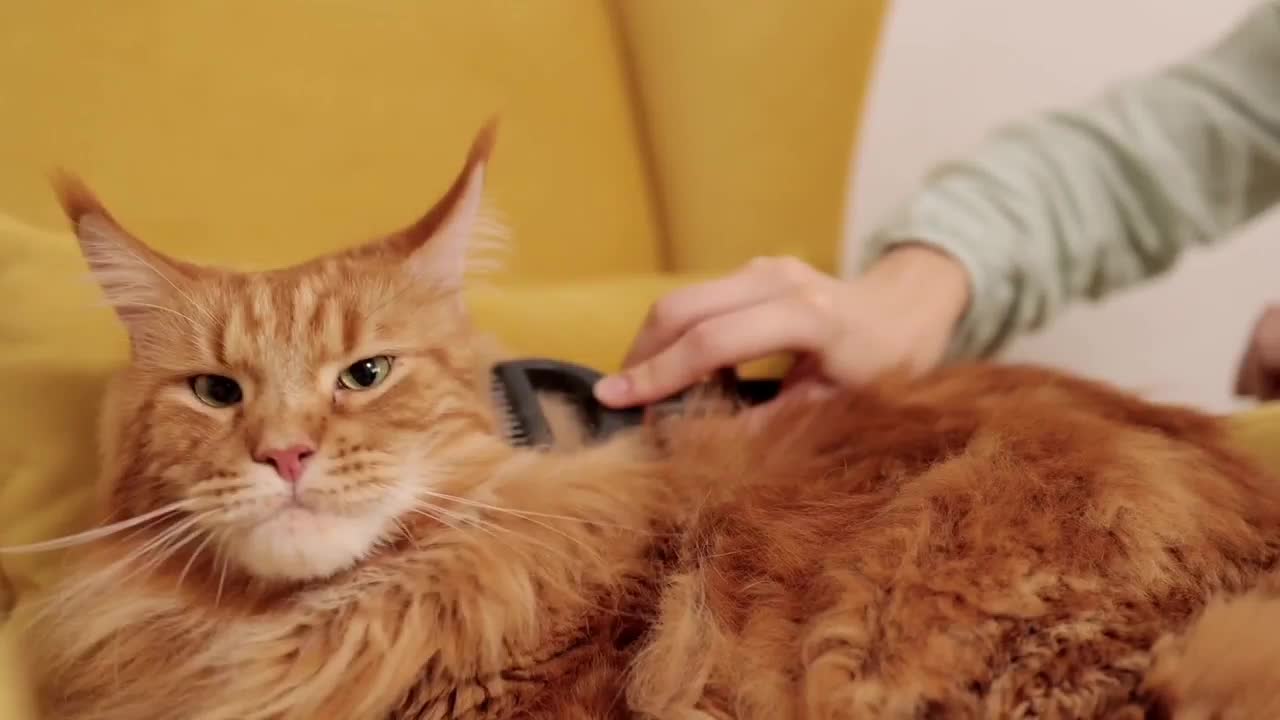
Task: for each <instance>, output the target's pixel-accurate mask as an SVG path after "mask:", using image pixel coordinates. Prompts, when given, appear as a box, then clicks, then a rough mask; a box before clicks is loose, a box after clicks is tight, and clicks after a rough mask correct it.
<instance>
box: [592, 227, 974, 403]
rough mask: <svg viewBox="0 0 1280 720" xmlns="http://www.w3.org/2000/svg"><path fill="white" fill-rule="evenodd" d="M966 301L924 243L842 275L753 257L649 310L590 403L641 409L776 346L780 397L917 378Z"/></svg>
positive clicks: (949, 264) (961, 286) (965, 283)
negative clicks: (884, 378)
mask: <svg viewBox="0 0 1280 720" xmlns="http://www.w3.org/2000/svg"><path fill="white" fill-rule="evenodd" d="M968 302H969V278H968V274H967V272H966V271H965V270H964V268H963V266H961V265H960V264H959V262H957V261H956V260H955V259H953V258H952V257H950V256H949V255H946V254H944V253H942V252H940V251H937V250H934V249H931V248H928V247H925V246H923V245H905V246H902V247H899V248H897V249H894V250H892V251H890V252H889V253H887V254H886V255H885V256H884V257H882V258H881V259H880V260H878V261H877V262H876V263H874V264H873V265H872V266H871V267H870V268H868V269H867V271H866V272H865V273H864V274H863V275H861V276H859V277H857V278H853V279H851V280H840V279H837V278H833V277H831V276H829V275H826V274H823V273H821V272H819V271H818V270H815V269H814V268H812V267H810V266H809V265H807V264H805V263H803V262H801V261H799V260H795V259H791V258H759V259H756V260H753V261H751V262H749V263H747V265H746V266H745V267H743V268H741V269H740V270H738V271H737V272H734V273H732V274H730V275H727V276H725V277H722V278H719V279H716V280H711V281H709V282H705V283H701V284H697V285H692V286H690V287H687V288H683V289H681V290H677V291H675V292H673V293H671V294H669V295H667V296H666V297H664V298H662V299H661V300H659V301H658V302H657V303H655V304H654V306H653V307H652V308H651V309H650V311H649V316H648V319H647V320H646V321H645V324H644V326H643V328H642V329H641V331H640V333H639V335H638V336H637V337H636V339H635V341H634V342H633V344H632V346H631V350H630V352H628V354H627V357H626V359H625V360H624V361H623V370H622V371H621V372H620V373H618V374H615V375H611V376H609V377H607V378H605V379H603V380H602V381H601V382H600V383H599V384H597V385H596V396H597V398H598V399H599V400H600V401H601V402H602V403H604V404H605V405H608V406H610V407H627V406H634V405H643V404H647V403H651V402H655V401H657V400H661V399H663V398H665V397H668V396H670V395H672V394H674V393H677V392H679V391H681V390H683V389H684V388H686V387H688V386H690V385H692V384H694V383H696V382H698V381H699V380H701V379H702V378H704V377H706V376H707V375H709V374H711V373H713V372H714V371H716V370H717V369H720V368H724V367H732V366H736V365H739V364H741V363H744V362H749V361H752V360H756V359H759V358H763V357H767V356H769V355H773V354H774V353H778V352H785V351H791V352H796V353H798V354H799V357H798V358H797V362H796V364H795V366H794V367H793V369H792V371H791V373H790V374H789V375H788V377H787V378H786V379H785V380H784V392H790V391H791V389H792V388H796V387H807V388H810V389H812V388H814V387H822V386H829V385H856V384H859V383H862V382H866V381H868V380H871V379H873V378H874V377H875V376H876V375H878V374H880V373H881V372H883V371H885V370H889V369H892V368H894V367H905V369H907V370H908V371H911V372H917V373H918V372H924V371H926V370H929V369H931V368H933V367H934V366H935V365H937V364H938V362H939V361H940V360H941V359H942V356H943V353H944V352H945V350H946V347H947V344H948V342H949V341H950V339H951V334H952V332H953V330H954V327H955V324H956V321H957V320H958V319H959V317H960V316H961V314H962V313H963V312H964V310H965V308H966V307H967V305H968Z"/></svg>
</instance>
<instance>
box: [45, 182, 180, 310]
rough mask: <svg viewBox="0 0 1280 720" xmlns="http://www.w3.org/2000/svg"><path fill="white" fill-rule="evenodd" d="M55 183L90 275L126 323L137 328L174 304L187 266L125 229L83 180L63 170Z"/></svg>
mask: <svg viewBox="0 0 1280 720" xmlns="http://www.w3.org/2000/svg"><path fill="white" fill-rule="evenodd" d="M53 186H54V190H55V191H56V193H57V196H58V201H59V202H60V203H61V204H62V209H63V212H65V213H66V215H67V218H68V219H70V220H71V225H72V228H74V230H75V234H76V239H77V240H79V242H80V253H81V254H82V255H83V256H84V259H85V262H86V263H88V265H89V271H90V273H91V274H92V275H93V278H94V280H95V281H96V282H97V283H98V286H99V287H100V288H101V289H102V292H103V295H105V296H106V299H107V303H108V304H110V305H111V306H112V308H114V309H115V311H116V314H117V315H119V316H120V319H121V320H122V321H123V322H124V323H125V325H126V326H129V328H130V330H133V329H134V328H133V325H134V324H135V323H137V322H138V321H139V320H141V319H142V318H143V317H146V316H147V315H149V314H151V313H152V312H153V311H155V310H157V309H161V310H163V309H164V308H166V307H168V306H169V305H171V304H172V302H173V297H172V293H173V291H174V289H175V288H176V287H177V283H178V282H179V281H180V280H181V279H183V278H184V275H185V271H184V269H183V267H182V266H181V264H180V263H177V262H175V261H173V260H171V259H169V258H167V257H165V256H164V255H162V254H161V253H159V252H156V251H155V250H152V249H151V248H150V247H147V245H146V244H144V243H143V242H142V241H140V240H138V239H137V238H135V237H134V236H133V235H131V234H130V233H129V232H128V231H126V230H125V229H124V228H122V227H121V226H120V224H119V223H118V222H116V220H115V218H113V217H112V216H111V213H109V212H107V209H106V208H105V207H103V205H102V203H101V202H100V201H99V200H98V198H97V197H96V196H95V195H94V194H93V192H92V191H90V190H89V188H88V187H87V186H86V185H85V184H84V183H83V182H81V181H80V179H79V178H77V177H75V176H74V175H70V174H66V173H58V174H56V175H55V176H54V178H53Z"/></svg>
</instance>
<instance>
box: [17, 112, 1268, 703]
mask: <svg viewBox="0 0 1280 720" xmlns="http://www.w3.org/2000/svg"><path fill="white" fill-rule="evenodd" d="M492 141H493V132H492V129H491V128H490V129H487V130H485V131H484V132H482V133H481V134H480V136H479V137H478V139H477V140H476V143H475V145H474V146H473V148H472V150H471V153H470V155H469V157H468V159H467V162H466V164H465V167H464V168H463V170H462V172H461V174H460V175H459V177H458V179H457V180H456V181H455V183H454V184H453V186H452V187H451V188H450V189H449V190H448V192H447V193H446V194H445V196H444V198H443V199H442V200H441V201H440V202H439V203H438V204H437V205H436V206H435V207H434V208H433V209H432V210H431V211H430V212H428V213H427V214H426V215H425V216H424V217H423V218H422V219H420V220H418V221H417V222H416V223H414V224H412V225H411V226H409V227H408V228H406V229H404V230H402V231H400V232H397V233H395V234H393V235H391V236H390V237H387V238H384V239H380V240H377V241H374V242H371V243H368V244H365V245H362V246H360V247H357V248H355V249H352V250H350V251H347V252H344V253H340V254H336V255H333V256H330V257H323V258H319V259H316V260H314V261H311V262H308V263H305V264H302V265H299V266H296V267H291V268H287V269H281V270H276V271H272V272H263V273H237V272H232V271H228V270H223V269H218V268H210V267H198V266H195V265H192V264H190V263H187V262H183V261H180V260H177V259H174V258H170V257H166V256H164V255H162V254H160V253H159V252H156V251H155V250H153V249H150V248H149V247H147V246H146V245H144V244H143V243H142V242H141V241H139V240H138V239H136V238H134V237H132V236H131V235H129V234H128V233H127V232H126V231H125V230H124V229H122V227H121V226H120V225H119V224H118V223H117V222H116V221H115V220H113V219H112V217H111V215H110V214H109V213H108V212H107V211H106V210H105V209H104V208H103V207H102V205H101V204H100V203H99V202H98V201H97V200H96V199H95V198H94V197H93V195H91V194H90V193H89V191H88V190H86V189H85V188H84V187H83V186H81V185H80V184H78V183H76V182H75V181H72V180H64V181H63V182H62V183H61V184H60V189H59V191H60V196H61V199H62V202H63V205H64V207H65V209H66V211H67V213H68V215H69V216H70V218H71V219H72V221H73V223H74V226H75V229H76V232H77V235H78V237H79V239H80V243H81V246H82V249H83V252H84V255H85V258H86V259H87V261H88V264H89V267H90V269H91V270H92V272H93V274H94V276H95V277H96V278H97V280H98V282H99V283H100V285H101V286H102V289H103V291H104V293H105V295H106V297H107V298H108V299H109V300H110V302H111V303H112V305H113V306H114V307H115V308H116V310H117V312H118V315H119V317H120V319H121V321H122V322H123V323H124V324H125V326H126V327H127V329H128V331H129V335H130V338H131V344H132V359H131V362H130V364H129V365H128V367H127V368H125V369H124V371H123V372H122V373H121V374H120V375H119V377H118V378H117V379H116V380H115V382H114V383H113V384H112V386H111V388H110V391H109V393H108V397H107V400H106V403H105V412H104V417H103V422H102V433H101V435H102V436H101V445H102V464H103V468H104V473H103V475H102V482H101V503H102V514H103V526H104V528H106V529H103V530H100V531H97V532H96V533H90V534H89V535H86V536H85V537H91V538H92V539H93V542H90V543H86V544H85V545H84V548H83V552H82V554H81V555H80V557H79V559H78V563H79V564H78V565H76V566H75V567H76V568H77V571H76V572H73V573H70V574H69V576H68V577H67V579H66V580H65V582H64V583H63V584H62V585H61V586H60V587H57V588H55V589H54V590H53V591H52V593H51V594H50V596H49V597H48V598H47V604H46V605H45V606H44V607H43V608H42V610H41V612H40V614H39V615H38V616H37V618H36V621H35V622H34V623H33V624H32V625H31V629H30V631H29V632H28V633H27V636H26V642H27V644H28V652H29V657H30V658H31V669H32V672H33V675H34V676H35V677H36V678H37V686H38V687H37V691H38V697H39V703H40V706H41V708H42V711H43V713H44V716H46V717H49V718H59V719H61V720H126V719H127V720H136V719H140V718H146V719H148V720H170V719H172V720H267V719H285V718H288V719H293V718H298V719H308V720H310V719H313V718H334V719H336V720H366V719H368V720H382V719H384V718H396V719H401V720H408V719H413V720H419V719H421V720H426V719H428V718H430V719H443V718H524V719H528V720H534V719H540V718H547V719H550V718H570V719H576V720H605V719H615V718H617V719H621V718H672V719H681V720H694V719H697V720H710V719H718V720H723V719H728V718H737V719H741V720H792V719H794V720H802V719H805V720H808V719H813V720H818V719H828V718H830V719H836V718H848V719H854V718H903V719H906V718H913V719H914V718H1032V717H1037V718H1142V717H1152V718H1157V717H1164V718H1179V719H1181V720H1191V719H1194V718H1210V717H1215V718H1237V717H1238V718H1245V717H1249V718H1253V717H1258V718H1262V717H1280V705H1278V704H1277V701H1276V700H1274V699H1273V695H1274V694H1275V693H1273V692H1270V691H1269V690H1268V689H1267V688H1268V683H1269V684H1270V687H1271V688H1276V687H1280V664H1278V663H1277V659H1280V637H1278V636H1280V630H1277V629H1275V628H1276V627H1277V625H1276V624H1275V622H1276V621H1277V620H1280V610H1278V609H1277V601H1275V600H1272V599H1270V596H1269V595H1268V594H1267V593H1266V592H1265V588H1260V589H1257V590H1255V591H1254V592H1253V593H1252V594H1248V595H1246V596H1244V597H1240V598H1238V599H1234V600H1230V601H1222V602H1219V603H1218V604H1215V605H1213V606H1212V607H1211V609H1210V610H1209V611H1208V612H1207V613H1205V614H1204V615H1203V618H1202V619H1201V621H1200V624H1199V625H1195V626H1193V625H1192V623H1193V622H1195V619H1196V618H1197V617H1199V613H1200V612H1201V611H1202V610H1203V609H1204V608H1205V607H1206V606H1207V605H1208V604H1209V603H1210V602H1211V600H1212V598H1214V597H1215V596H1217V595H1221V596H1222V597H1224V598H1225V597H1229V596H1231V595H1233V594H1235V593H1237V592H1239V591H1245V590H1247V589H1249V588H1251V587H1253V586H1254V585H1255V584H1257V581H1258V579H1259V578H1260V577H1263V576H1264V574H1265V573H1266V572H1267V571H1269V570H1270V568H1271V567H1272V566H1273V565H1274V564H1275V562H1276V560H1277V555H1278V553H1280V546H1278V543H1277V541H1278V540H1280V483H1277V482H1276V481H1275V480H1274V479H1272V478H1268V477H1265V476H1264V475H1263V473H1261V472H1260V471H1259V470H1258V469H1257V468H1255V467H1253V466H1252V465H1251V464H1250V463H1249V462H1247V461H1246V460H1245V459H1243V458H1241V457H1240V456H1238V455H1237V454H1236V453H1235V452H1234V450H1233V449H1232V448H1231V447H1230V445H1229V442H1228V440H1227V438H1226V436H1225V433H1224V431H1223V428H1222V427H1220V425H1219V424H1218V422H1217V420H1215V419H1213V418H1210V417H1206V416H1203V415H1200V414H1198V413H1196V412H1192V411H1189V410H1184V409H1179V408H1173V407H1164V406H1158V405H1154V404H1150V403H1147V402H1144V401H1142V400H1140V399H1137V398H1134V397H1131V396H1128V395H1125V394H1123V393H1119V392H1116V391H1114V390H1111V389H1108V388H1106V387H1102V386H1100V385H1097V384H1094V383H1090V382H1085V381H1083V380H1079V379H1074V378H1071V377H1066V376H1063V375H1060V374H1056V373H1053V372H1049V371H1046V370H1039V369H1035V368H1019V367H998V366H972V367H960V368H955V369H951V370H946V371H942V372H938V373H934V374H933V375H931V376H929V377H927V378H923V379H920V380H914V381H911V380H905V379H901V378H895V377H886V378H885V379H884V380H882V381H881V382H879V383H877V384H875V385H873V386H871V387H869V388H865V389H860V390H850V391H847V392H844V393H843V394H841V395H839V396H838V397H835V398H833V399H831V400H828V401H823V402H822V403H821V404H818V405H811V404H805V403H802V402H798V401H788V400H787V399H783V400H780V401H779V402H778V404H777V405H776V406H774V407H773V408H771V410H770V411H769V413H768V416H767V419H765V420H764V421H763V422H754V421H753V422H748V419H747V418H744V417H743V416H741V415H738V414H735V413H734V412H732V411H730V410H729V409H727V408H725V407H721V405H720V403H717V402H716V401H715V399H714V398H712V399H708V400H707V401H706V402H705V403H704V404H703V405H701V406H698V407H691V408H689V411H688V412H687V413H686V414H685V415H684V416H683V417H678V418H671V419H666V420H664V421H662V422H661V423H659V424H655V425H653V426H651V427H647V428H643V429H638V430H636V431H634V432H630V433H627V434H625V435H623V436H620V437H618V438H616V439H613V440H611V441H609V442H606V443H603V444H599V445H589V446H586V447H574V448H565V449H560V450H558V451H553V452H538V451H532V450H524V449H515V448H513V447H510V446H509V445H508V444H507V443H506V442H504V439H503V438H501V437H500V436H499V435H498V434H497V425H496V423H495V422H494V418H493V416H492V412H491V411H492V408H490V407H489V405H488V400H487V398H488V397H489V395H488V388H487V387H486V386H485V380H484V377H485V375H484V372H483V371H484V368H485V367H486V364H485V363H486V358H485V357H484V354H483V353H482V352H481V351H480V349H479V348H480V347H481V346H480V345H479V344H478V343H479V339H478V336H477V334H476V332H475V331H474V330H473V329H472V327H471V326H470V325H469V323H468V321H467V318H466V312H465V308H464V307H463V303H462V300H461V295H460V289H461V286H462V282H463V270H464V264H465V260H466V257H467V243H468V238H469V236H470V235H471V233H472V230H473V226H474V224H475V222H476V215H477V212H478V208H479V204H480V197H481V192H482V189H483V183H484V172H485V167H486V164H487V158H488V154H489V149H490V146H491V144H492ZM110 523H116V525H110ZM117 529H118V531H114V530H117ZM1188 627H1190V628H1191V630H1190V631H1189V632H1184V631H1185V630H1186V629H1187V628H1188ZM1153 648H1155V650H1154V651H1153Z"/></svg>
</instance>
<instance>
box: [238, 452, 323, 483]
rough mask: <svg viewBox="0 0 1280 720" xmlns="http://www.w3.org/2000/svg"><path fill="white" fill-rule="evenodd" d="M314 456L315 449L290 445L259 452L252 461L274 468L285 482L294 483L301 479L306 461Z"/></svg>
mask: <svg viewBox="0 0 1280 720" xmlns="http://www.w3.org/2000/svg"><path fill="white" fill-rule="evenodd" d="M315 454H316V451H315V449H314V448H312V447H310V446H308V445H290V446H289V447H287V448H281V449H279V450H259V451H258V452H257V453H255V454H254V456H253V459H254V461H255V462H260V463H262V464H263V465H270V466H272V467H274V468H275V469H276V473H277V474H279V475H280V477H282V478H284V479H285V481H286V482H291V483H294V482H298V478H300V477H302V471H303V469H305V468H306V466H307V460H309V459H311V456H312V455H315Z"/></svg>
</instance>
